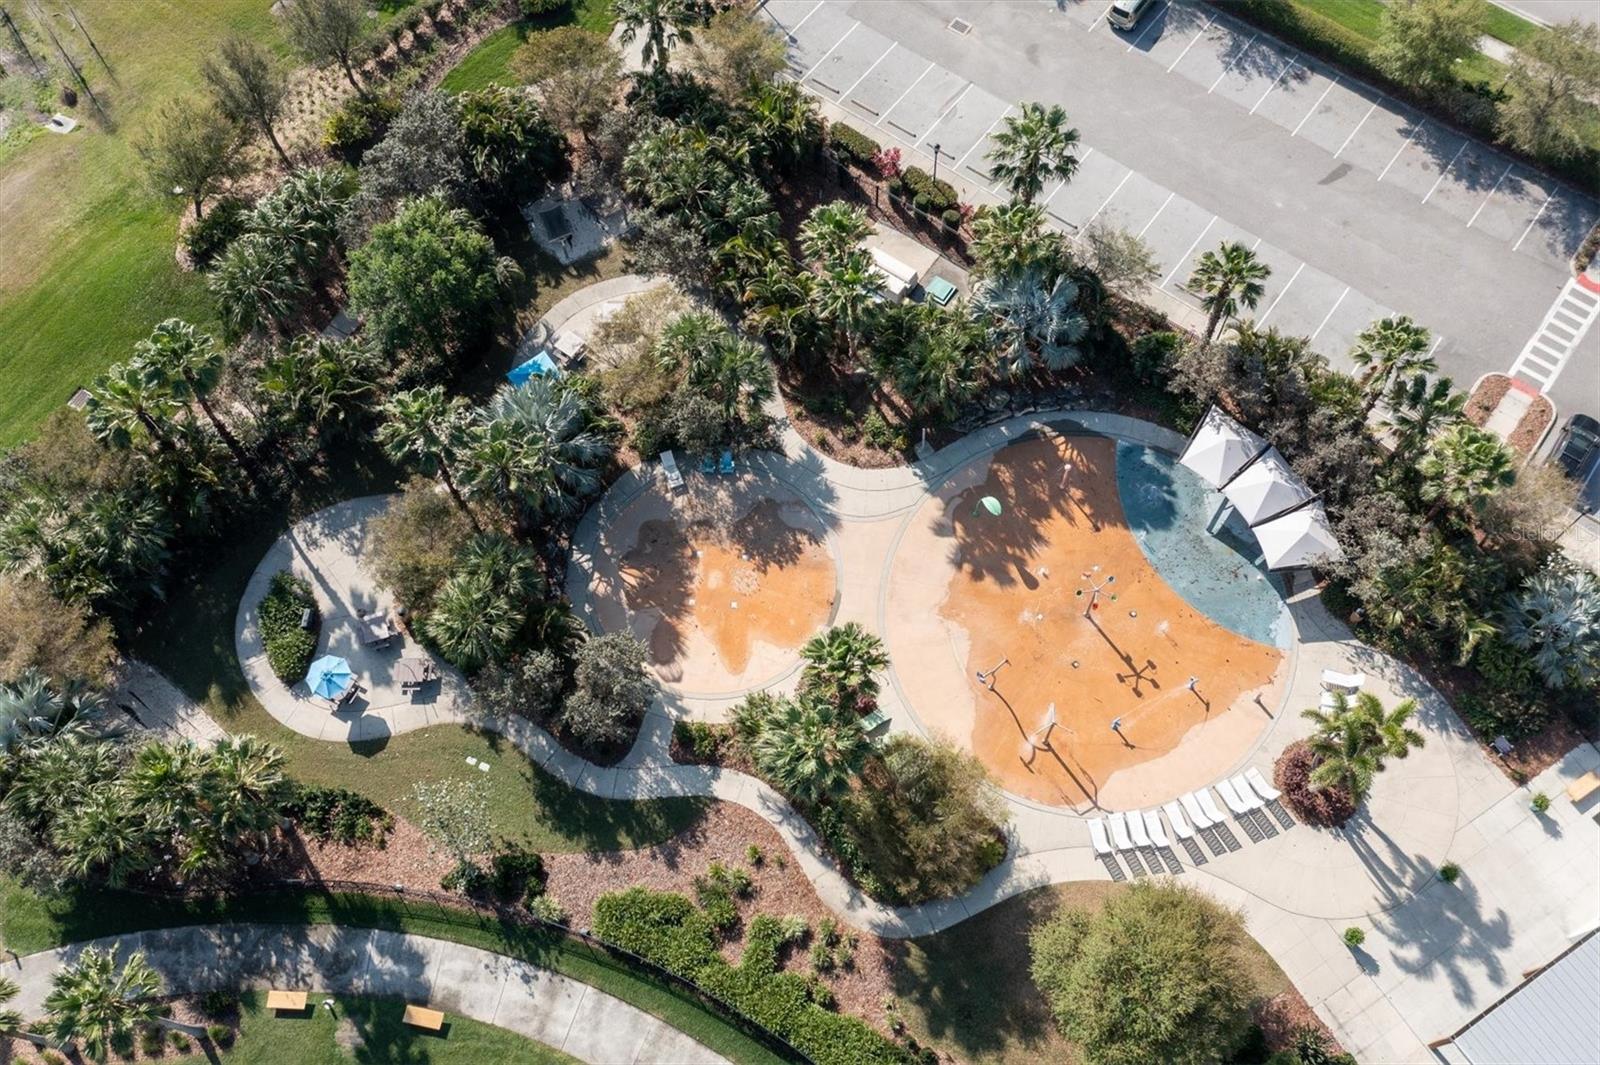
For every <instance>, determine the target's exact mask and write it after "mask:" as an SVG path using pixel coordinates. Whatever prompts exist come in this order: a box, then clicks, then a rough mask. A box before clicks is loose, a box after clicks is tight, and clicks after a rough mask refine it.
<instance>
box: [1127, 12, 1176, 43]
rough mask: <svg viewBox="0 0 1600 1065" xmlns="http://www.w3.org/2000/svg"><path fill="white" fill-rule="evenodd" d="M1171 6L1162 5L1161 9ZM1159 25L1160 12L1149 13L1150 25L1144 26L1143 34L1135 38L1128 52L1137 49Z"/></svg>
mask: <svg viewBox="0 0 1600 1065" xmlns="http://www.w3.org/2000/svg"><path fill="white" fill-rule="evenodd" d="M1171 6H1172V5H1171V4H1163V5H1162V9H1163V10H1165V9H1166V8H1170V7H1171ZM1159 25H1161V12H1160V11H1152V12H1150V25H1148V26H1146V27H1145V28H1144V32H1143V33H1141V34H1139V36H1137V37H1135V38H1134V39H1133V43H1132V44H1130V45H1128V51H1130V52H1131V51H1133V50H1134V49H1135V48H1137V47H1139V45H1140V44H1141V43H1142V42H1143V41H1144V39H1145V38H1146V37H1148V36H1150V31H1151V30H1153V29H1155V28H1156V27H1157V26H1159Z"/></svg>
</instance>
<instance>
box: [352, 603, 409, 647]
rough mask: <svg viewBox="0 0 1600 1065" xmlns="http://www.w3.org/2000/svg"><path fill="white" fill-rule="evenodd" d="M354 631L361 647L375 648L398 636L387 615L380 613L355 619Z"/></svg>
mask: <svg viewBox="0 0 1600 1065" xmlns="http://www.w3.org/2000/svg"><path fill="white" fill-rule="evenodd" d="M356 631H357V632H358V633H359V634H360V636H361V645H362V646H363V647H377V646H380V645H382V644H386V643H388V642H389V641H390V640H392V639H394V638H395V637H396V636H398V635H399V630H397V629H396V628H395V627H394V622H393V621H392V620H391V619H390V617H389V615H388V614H385V613H382V612H381V611H380V612H378V613H375V614H363V615H361V616H360V617H359V618H357V619H356Z"/></svg>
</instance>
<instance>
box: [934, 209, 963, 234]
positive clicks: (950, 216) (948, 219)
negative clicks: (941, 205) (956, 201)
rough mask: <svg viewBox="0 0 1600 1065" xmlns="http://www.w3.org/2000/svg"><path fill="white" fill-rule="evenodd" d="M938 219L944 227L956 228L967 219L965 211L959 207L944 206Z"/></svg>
mask: <svg viewBox="0 0 1600 1065" xmlns="http://www.w3.org/2000/svg"><path fill="white" fill-rule="evenodd" d="M939 220H940V221H942V222H943V223H944V224H945V228H946V229H951V230H956V229H960V228H961V223H962V222H965V221H966V220H967V213H966V212H965V211H963V210H962V209H961V208H960V207H946V208H945V209H944V211H943V213H941V214H940V215H939Z"/></svg>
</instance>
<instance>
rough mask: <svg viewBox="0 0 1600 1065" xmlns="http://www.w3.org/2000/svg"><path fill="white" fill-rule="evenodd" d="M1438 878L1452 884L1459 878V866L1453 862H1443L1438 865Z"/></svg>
mask: <svg viewBox="0 0 1600 1065" xmlns="http://www.w3.org/2000/svg"><path fill="white" fill-rule="evenodd" d="M1439 879H1440V880H1443V881H1444V882H1445V883H1446V884H1454V883H1455V882H1456V881H1457V880H1460V879H1461V866H1459V865H1457V864H1456V863H1455V862H1445V863H1444V864H1443V865H1441V866H1439Z"/></svg>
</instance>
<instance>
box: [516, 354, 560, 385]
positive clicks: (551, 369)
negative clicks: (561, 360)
mask: <svg viewBox="0 0 1600 1065" xmlns="http://www.w3.org/2000/svg"><path fill="white" fill-rule="evenodd" d="M535 376H537V377H560V376H561V368H560V367H559V366H557V365H556V364H555V360H554V359H552V358H551V357H550V355H549V353H548V352H543V351H541V352H539V354H537V355H535V356H534V357H533V358H531V359H529V360H528V361H527V362H525V363H523V364H522V365H520V366H514V367H512V368H511V372H510V373H508V374H506V380H507V381H510V382H511V383H512V384H513V385H515V386H516V387H517V388H521V387H522V386H523V385H525V384H527V383H528V381H529V380H530V379H531V378H533V377H535Z"/></svg>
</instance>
